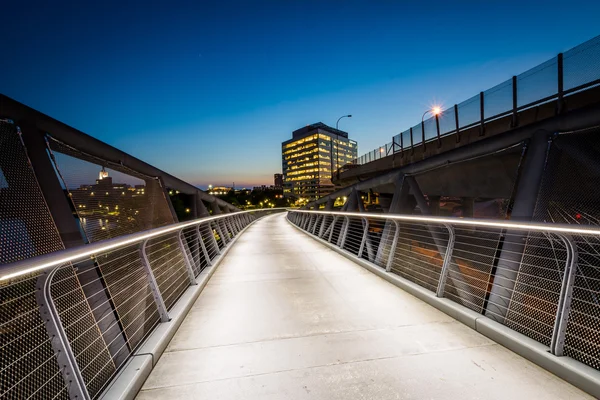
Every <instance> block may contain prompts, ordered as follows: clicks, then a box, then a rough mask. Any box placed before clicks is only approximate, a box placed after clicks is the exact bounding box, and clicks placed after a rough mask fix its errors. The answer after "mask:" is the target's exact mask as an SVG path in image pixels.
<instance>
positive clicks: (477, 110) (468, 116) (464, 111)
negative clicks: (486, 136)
mask: <svg viewBox="0 0 600 400" xmlns="http://www.w3.org/2000/svg"><path fill="white" fill-rule="evenodd" d="M477 121H481V104H480V101H479V95H475V96H473V97H471V98H470V99H468V100H465V101H463V102H462V103H460V104H459V105H458V122H459V124H460V126H459V127H460V128H464V127H466V126H470V125H473V124H474V123H476V122H477Z"/></svg>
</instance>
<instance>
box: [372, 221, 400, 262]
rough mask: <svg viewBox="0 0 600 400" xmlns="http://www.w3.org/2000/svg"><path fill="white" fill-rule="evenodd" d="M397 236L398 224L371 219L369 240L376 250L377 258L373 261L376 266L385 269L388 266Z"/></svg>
mask: <svg viewBox="0 0 600 400" xmlns="http://www.w3.org/2000/svg"><path fill="white" fill-rule="evenodd" d="M395 234H396V224H395V223H394V222H393V221H386V220H383V219H379V218H370V219H369V233H368V234H367V240H369V241H370V242H371V245H372V246H373V248H374V249H376V251H375V258H374V259H373V260H372V262H374V263H375V264H376V265H378V266H380V267H383V268H385V267H386V266H387V261H388V260H389V257H390V251H391V250H392V246H393V242H394V235H395Z"/></svg>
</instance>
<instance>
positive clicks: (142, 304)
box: [96, 244, 159, 354]
mask: <svg viewBox="0 0 600 400" xmlns="http://www.w3.org/2000/svg"><path fill="white" fill-rule="evenodd" d="M96 260H97V262H98V264H99V268H100V269H101V271H102V278H103V280H104V281H105V282H106V286H107V290H108V291H109V292H110V299H111V301H112V303H113V304H114V307H115V309H116V311H117V314H118V326H119V329H120V330H122V331H123V333H124V335H125V338H126V341H127V343H128V346H129V349H135V348H136V347H137V346H138V345H139V344H140V342H141V340H142V339H143V338H144V337H145V336H146V335H147V334H148V333H149V332H150V331H151V330H152V328H153V327H154V326H155V325H156V324H157V323H158V321H159V315H158V311H157V309H156V303H155V302H154V299H153V296H152V292H151V290H150V286H149V284H148V276H147V274H146V272H145V270H144V267H143V266H142V261H141V253H140V248H139V245H137V244H136V245H132V246H128V247H125V248H122V249H118V250H115V251H111V252H109V253H106V254H101V255H97V256H96ZM109 329H115V328H114V327H113V326H111V327H110V328H109ZM112 344H113V343H109V346H108V347H109V348H110V347H111V345H112ZM126 351H128V349H127V348H123V349H121V346H119V347H118V348H117V349H116V352H113V354H114V353H117V354H119V353H120V352H126Z"/></svg>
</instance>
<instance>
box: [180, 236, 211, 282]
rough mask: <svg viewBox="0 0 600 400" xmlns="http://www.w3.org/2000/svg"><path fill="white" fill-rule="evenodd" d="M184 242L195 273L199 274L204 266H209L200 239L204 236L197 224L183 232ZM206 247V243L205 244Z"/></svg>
mask: <svg viewBox="0 0 600 400" xmlns="http://www.w3.org/2000/svg"><path fill="white" fill-rule="evenodd" d="M182 237H183V239H184V240H183V243H184V244H185V245H186V247H185V248H186V251H187V256H188V260H190V262H191V263H192V268H193V269H194V275H195V276H198V275H199V274H200V273H201V272H202V270H203V269H204V268H206V267H207V266H208V260H207V259H206V256H205V255H204V251H203V249H202V244H201V243H200V241H201V240H202V237H201V236H200V234H199V233H198V227H197V226H190V227H189V228H186V229H184V230H183V232H182ZM204 246H205V248H206V245H204Z"/></svg>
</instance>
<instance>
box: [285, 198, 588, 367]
mask: <svg viewBox="0 0 600 400" xmlns="http://www.w3.org/2000/svg"><path fill="white" fill-rule="evenodd" d="M319 215H320V216H322V218H323V219H325V218H326V217H328V216H329V217H332V218H333V220H334V222H332V224H331V227H332V228H331V229H330V235H329V237H328V238H327V239H326V241H327V242H329V243H330V244H331V245H334V246H336V247H338V248H340V249H343V248H344V243H345V236H346V234H347V232H344V231H343V230H344V229H346V230H347V226H348V225H349V218H357V219H360V220H361V221H363V227H364V228H363V229H364V232H363V235H362V238H361V243H360V247H359V251H358V258H361V257H362V253H363V249H364V247H365V246H366V244H367V243H366V242H367V240H368V234H367V230H368V226H369V225H368V220H376V219H379V220H385V221H390V222H393V223H394V226H395V232H394V237H393V239H392V242H391V245H390V248H389V253H388V255H387V259H386V260H384V262H385V264H384V268H385V271H386V272H390V271H391V270H392V268H391V267H392V262H393V259H394V254H395V251H396V247H397V245H398V237H399V233H400V225H399V223H400V222H410V223H413V224H414V223H423V224H435V225H437V226H444V227H445V228H446V230H447V231H448V243H447V246H446V250H445V252H444V257H443V264H442V268H441V272H440V276H439V280H438V285H437V289H436V290H435V295H436V296H437V297H444V292H445V287H446V280H447V277H448V273H449V268H450V264H451V260H452V253H453V250H454V247H455V238H456V233H455V228H457V227H463V228H464V227H487V228H496V229H499V230H503V231H521V232H540V233H543V234H551V235H553V236H556V237H557V238H559V239H560V240H562V241H563V243H564V244H565V249H566V254H567V256H566V263H565V267H564V273H563V276H562V281H561V290H560V298H559V301H558V304H557V309H556V317H555V321H554V327H553V333H552V338H551V345H550V350H551V352H552V354H554V355H556V356H562V355H563V353H564V343H565V335H566V330H567V322H568V318H569V312H570V309H571V300H572V297H573V287H574V280H575V274H576V270H577V245H576V243H575V242H574V240H573V238H572V235H583V236H595V237H598V238H600V229H598V228H595V227H585V226H579V227H574V226H572V225H564V224H539V223H538V224H536V223H518V222H505V221H497V220H481V219H472V218H444V217H423V216H415V215H398V214H370V213H360V212H338V211H315V210H293V211H292V210H290V211H289V214H288V219H289V220H290V222H292V223H294V224H295V225H297V226H298V227H300V228H301V229H302V230H304V231H307V232H308V233H310V234H312V235H314V236H317V235H315V234H314V233H313V232H310V231H308V230H307V229H306V228H305V224H304V223H303V222H304V221H306V220H307V219H310V217H312V216H319ZM338 219H343V220H344V222H343V227H342V231H340V234H339V236H338V240H337V242H336V243H332V240H331V239H332V233H333V225H334V224H335V221H337V220H338ZM365 220H366V221H367V222H366V223H365V222H364V221H365ZM319 237H320V236H319ZM323 239H324V238H323ZM324 240H325V239H324ZM385 245H386V244H385V243H380V246H385Z"/></svg>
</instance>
